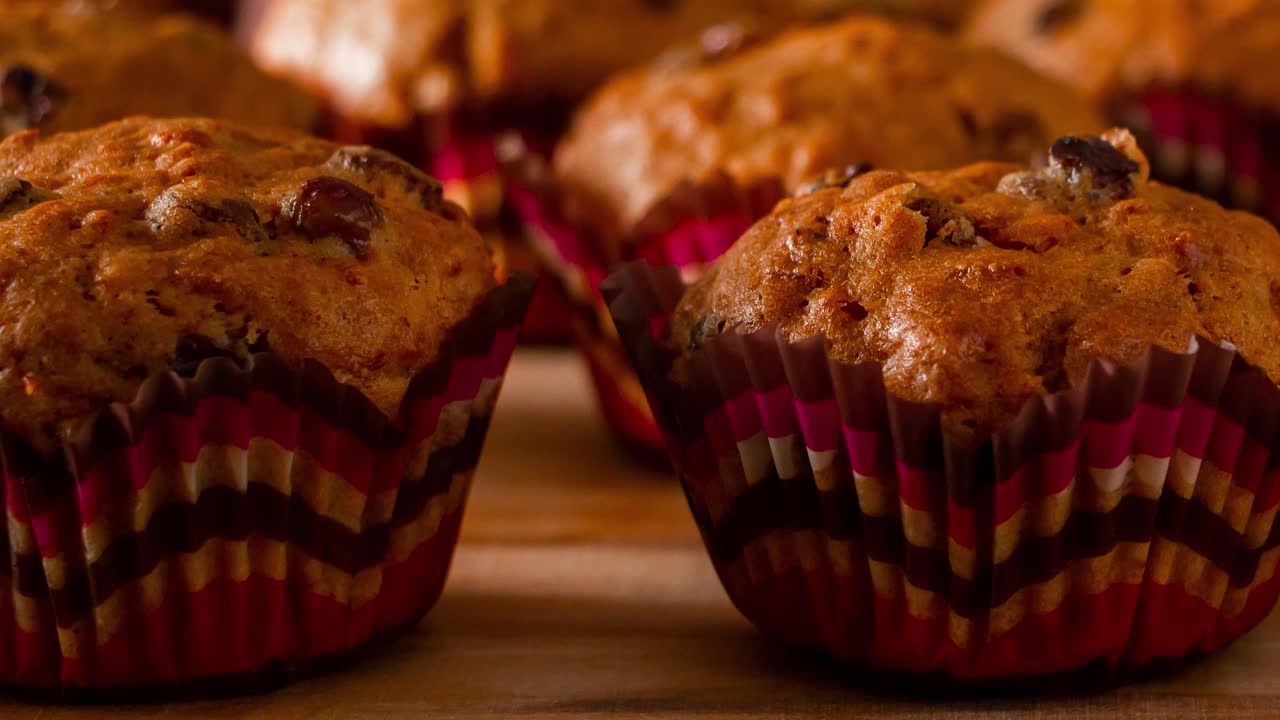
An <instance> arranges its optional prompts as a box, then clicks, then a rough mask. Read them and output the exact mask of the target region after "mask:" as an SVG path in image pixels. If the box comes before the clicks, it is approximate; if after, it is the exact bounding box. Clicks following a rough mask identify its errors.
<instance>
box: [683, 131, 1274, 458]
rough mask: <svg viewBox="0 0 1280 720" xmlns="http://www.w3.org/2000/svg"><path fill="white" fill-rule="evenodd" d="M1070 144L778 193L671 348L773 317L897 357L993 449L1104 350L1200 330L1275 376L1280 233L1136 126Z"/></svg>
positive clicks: (910, 383)
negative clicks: (1164, 167)
mask: <svg viewBox="0 0 1280 720" xmlns="http://www.w3.org/2000/svg"><path fill="white" fill-rule="evenodd" d="M1105 137H1106V141H1105V142H1104V141H1103V140H1101V139H1098V138H1063V139H1060V140H1059V141H1058V142H1057V143H1055V144H1054V145H1053V148H1052V150H1051V151H1050V153H1049V162H1048V165H1047V167H1044V168H1041V169H1033V170H1028V169H1027V168H1026V167H1020V166H1016V165H1007V164H997V163H982V164H977V165H970V166H968V167H964V168H960V169H958V170H952V171H946V172H895V171H881V172H870V173H867V174H864V175H861V176H859V177H857V178H855V179H853V180H852V181H850V182H849V183H848V186H847V187H831V188H826V189H822V190H819V191H816V192H812V193H810V194H807V195H802V196H798V197H796V198H794V199H790V200H787V201H784V202H783V203H782V204H781V205H779V206H778V208H777V210H776V211H775V212H774V213H773V215H771V216H769V217H767V218H765V219H764V220H762V221H760V222H759V223H758V224H756V225H755V227H753V228H752V229H751V230H750V231H749V232H748V233H747V234H746V235H745V236H744V237H743V238H742V239H741V240H739V241H738V243H737V245H735V246H734V247H733V248H732V249H731V250H730V251H729V252H728V253H727V254H726V255H725V256H724V257H723V258H722V259H721V260H719V261H718V262H717V263H716V264H715V265H713V266H712V267H711V269H710V270H709V271H708V272H707V273H706V274H705V275H704V276H703V277H702V279H701V280H699V281H698V282H697V284H696V285H694V286H693V287H692V289H690V290H689V292H688V293H687V295H686V296H685V298H684V299H683V300H682V302H681V304H680V307H679V308H678V310H677V311H676V314H675V317H674V319H673V323H672V329H671V342H672V343H673V344H674V346H675V347H676V349H677V350H678V351H685V352H687V351H690V350H692V349H693V348H696V347H698V346H699V345H700V344H701V343H702V342H704V341H705V340H706V338H707V337H709V336H711V335H713V334H715V333H717V332H722V331H730V330H732V329H735V328H736V329H738V330H741V331H750V330H754V329H758V328H761V327H765V326H769V325H774V324H777V325H778V326H780V328H781V331H782V333H783V334H784V335H785V336H786V337H787V338H790V339H792V340H799V339H803V338H807V337H813V336H817V335H822V336H825V337H826V338H827V341H828V344H829V348H830V353H831V355H832V356H833V357H835V358H837V359H839V360H842V361H844V362H848V363H857V362H863V361H873V362H877V363H881V364H883V366H884V378H885V384H886V387H887V388H888V390H889V391H890V392H892V393H894V394H895V395H898V396H900V397H902V398H905V399H907V400H912V401H917V402H930V403H938V404H940V405H941V407H942V410H943V423H944V429H945V430H946V431H947V432H948V433H950V434H951V435H953V436H954V437H956V438H959V439H961V440H962V441H963V440H969V441H972V440H979V439H982V438H985V437H987V436H988V435H989V434H990V433H992V432H993V431H995V430H997V429H999V428H1000V427H1001V426H1003V425H1004V424H1006V423H1007V422H1009V421H1010V420H1011V419H1012V418H1013V417H1014V416H1015V415H1016V414H1017V412H1018V411H1019V410H1020V409H1021V408H1022V406H1023V404H1024V403H1025V402H1026V401H1027V400H1028V399H1029V398H1031V397H1034V396H1036V395H1039V394H1041V393H1045V392H1054V391H1059V390H1063V389H1065V388H1068V387H1071V386H1074V385H1076V384H1078V383H1080V382H1081V381H1082V380H1083V378H1084V375H1085V371H1086V369H1087V367H1088V365H1089V363H1090V362H1091V361H1092V360H1094V359H1095V358H1106V359H1109V360H1112V361H1116V362H1129V361H1133V360H1136V359H1137V358H1139V357H1141V356H1142V355H1143V353H1144V352H1146V350H1147V349H1148V348H1149V347H1150V346H1151V345H1152V344H1155V345H1158V346H1160V347H1163V348H1166V349H1168V350H1172V351H1176V352H1185V351H1186V350H1187V348H1188V346H1189V343H1190V341H1191V340H1192V338H1193V337H1194V336H1196V335H1197V334H1199V335H1203V336H1205V337H1207V338H1209V339H1211V340H1214V341H1226V342H1230V343H1233V344H1235V345H1236V346H1237V347H1238V348H1239V351H1240V353H1241V354H1242V355H1243V357H1244V358H1245V359H1246V360H1248V361H1249V362H1251V363H1253V364H1254V365H1256V366H1258V367H1259V368H1261V369H1262V370H1263V371H1265V372H1266V373H1267V375H1268V376H1269V377H1270V378H1271V379H1272V380H1273V381H1276V380H1280V343H1277V342H1276V338H1277V337H1280V316H1278V313H1280V235H1277V233H1276V230H1275V228H1273V227H1272V226H1271V225H1270V224H1269V223H1267V222H1266V221H1264V220H1262V219H1261V218H1258V217H1255V216H1253V215H1249V214H1247V213H1243V212H1236V211H1229V210H1224V209H1223V208H1222V207H1221V206H1219V205H1218V204H1217V203H1214V202H1212V201H1210V200H1207V199H1205V198H1202V197H1199V196H1197V195H1193V194H1190V193H1186V192H1183V191H1181V190H1177V189H1174V188H1171V187H1166V186H1164V185H1161V184H1159V183H1156V182H1151V181H1149V180H1148V165H1147V161H1146V158H1145V157H1143V156H1142V154H1141V152H1140V151H1139V150H1138V149H1137V146H1136V144H1135V143H1134V142H1133V138H1132V137H1131V136H1130V135H1129V134H1128V133H1127V132H1124V131H1111V132H1110V133H1108V134H1107V135H1106V136H1105Z"/></svg>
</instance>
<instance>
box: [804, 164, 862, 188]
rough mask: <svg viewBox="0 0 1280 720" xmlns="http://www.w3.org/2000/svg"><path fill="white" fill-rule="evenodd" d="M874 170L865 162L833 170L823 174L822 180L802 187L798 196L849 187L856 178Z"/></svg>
mask: <svg viewBox="0 0 1280 720" xmlns="http://www.w3.org/2000/svg"><path fill="white" fill-rule="evenodd" d="M873 169H874V168H872V167H871V164H870V163H864V162H858V163H852V164H850V165H845V166H844V167H842V168H833V169H831V170H828V171H826V172H825V173H823V175H822V177H821V178H818V179H817V180H815V181H814V182H811V183H809V184H808V185H805V186H803V187H801V188H800V191H799V192H797V193H796V195H808V194H810V193H815V192H818V191H819V190H826V189H828V188H846V187H849V183H851V182H853V179H854V178H856V177H858V176H859V175H865V174H866V173H869V172H871V171H872V170H873Z"/></svg>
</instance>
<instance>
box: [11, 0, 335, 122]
mask: <svg viewBox="0 0 1280 720" xmlns="http://www.w3.org/2000/svg"><path fill="white" fill-rule="evenodd" d="M0 11H3V13H4V22H3V23H0V92H2V94H0V136H3V135H8V134H11V133H15V132H19V131H21V130H28V129H36V130H41V131H44V132H58V131H64V130H79V129H83V128H89V127H93V126H96V125H100V124H102V123H104V122H108V121H110V120H115V119H118V118H121V117H125V116H128V115H134V114H147V115H156V116H189V115H198V116H206V117H213V118H218V119H224V120H235V121H241V122H252V123H255V124H258V125H267V126H281V127H289V128H295V129H310V128H312V127H313V125H314V122H315V117H316V113H315V104H314V102H313V101H312V100H311V99H310V98H309V97H308V96H307V94H306V93H305V92H303V91H302V90H301V89H299V88H297V87H295V86H294V85H293V84H292V83H289V82H288V81H285V80H281V79H278V78H273V77H270V76H268V75H266V74H264V73H263V72H261V71H260V70H258V68H257V67H256V66H254V64H253V62H252V61H251V60H250V59H249V58H248V56H247V55H245V53H244V52H243V51H242V50H241V49H240V48H239V47H237V46H236V44H235V43H234V41H233V40H232V39H231V37H230V36H229V35H227V34H226V33H224V32H222V31H221V30H219V29H218V28H216V27H214V26H213V25H210V24H207V23H204V22H202V21H199V20H197V19H195V18H192V17H189V16H186V15H164V16H148V15H143V14H140V13H134V12H130V11H127V10H123V9H112V8H102V7H96V6H93V5H91V4H89V3H83V2H71V3H58V2H43V1H42V0H0Z"/></svg>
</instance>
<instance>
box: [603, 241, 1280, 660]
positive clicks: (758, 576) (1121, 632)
mask: <svg viewBox="0 0 1280 720" xmlns="http://www.w3.org/2000/svg"><path fill="white" fill-rule="evenodd" d="M683 290H684V285H683V283H682V282H681V280H680V276H679V272H678V270H676V269H674V268H670V267H662V268H650V267H649V266H647V265H645V264H643V263H633V264H629V265H627V266H626V267H625V268H623V269H621V270H620V271H619V272H618V273H616V274H614V275H613V276H611V277H610V278H609V279H608V280H607V281H606V282H605V284H604V291H605V294H606V297H607V298H608V299H609V304H610V310H611V311H612V313H613V316H614V320H615V322H616V323H617V327H618V331H619V333H620V335H621V337H622V340H623V343H624V344H625V345H626V347H627V349H628V350H629V352H630V353H631V356H632V359H633V361H634V363H635V366H636V368H637V370H638V373H639V376H640V379H641V382H642V384H643V385H644V387H645V390H646V392H647V395H648V397H649V400H650V402H651V403H652V405H653V409H654V412H655V415H656V416H657V417H658V418H659V422H660V424H661V427H662V431H663V435H664V437H665V438H666V441H667V444H668V449H669V452H670V454H671V457H672V461H673V463H674V464H675V466H676V469H677V472H678V475H679V476H680V478H681V480H682V482H683V483H684V486H685V490H686V493H687V495H688V497H689V503H690V507H691V508H692V509H693V514H694V517H695V519H696V520H697V522H698V525H699V526H700V528H701V530H702V534H703V539H704V541H705V543H706V546H707V548H708V550H709V552H710V555H711V558H712V561H713V563H714V564H715V566H716V569H717V571H718V573H719V575H720V578H721V581H722V583H723V584H724V586H725V589H726V590H727V591H728V593H729V595H730V597H731V598H732V599H733V601H734V603H735V605H737V607H738V608H739V609H740V610H741V611H742V612H743V613H744V614H745V615H746V616H747V617H748V618H749V619H750V620H751V621H752V622H754V623H755V624H756V625H758V626H759V627H760V628H762V629H763V630H765V631H766V632H768V633H770V634H772V635H776V636H778V637H781V638H783V639H785V640H787V641H790V642H792V643H795V644H799V645H804V646H810V647H820V648H825V649H826V650H828V651H830V652H831V653H832V654H834V655H835V656H836V657H838V658H840V659H842V660H844V661H847V662H849V663H851V664H853V665H855V666H860V667H872V668H877V669H879V670H883V671H890V672H894V673H905V674H929V675H933V676H939V677H944V678H947V679H949V680H951V681H953V682H955V683H958V684H960V685H964V684H966V683H982V682H990V681H995V680H1007V679H1016V678H1036V679H1044V678H1068V679H1072V678H1076V677H1077V674H1078V673H1080V672H1082V671H1086V670H1087V671H1089V672H1088V674H1089V676H1090V677H1091V678H1093V679H1095V680H1100V681H1102V682H1117V681H1120V680H1124V679H1128V678H1131V677H1133V676H1135V675H1136V674H1139V673H1141V672H1142V671H1144V670H1150V669H1152V668H1163V667H1167V666H1171V665H1176V664H1178V663H1181V662H1183V661H1186V660H1188V659H1193V658H1196V657H1200V656H1202V655H1204V654H1206V653H1211V652H1213V651H1215V650H1217V649H1218V648H1220V647H1222V646H1223V645H1225V644H1226V643H1228V642H1229V641H1231V640H1232V639H1234V638H1236V637H1238V636H1240V635H1241V634H1243V633H1244V632H1246V631H1247V630H1249V629H1250V628H1252V627H1253V626H1255V625H1256V624H1258V623H1259V622H1260V621H1262V620H1263V619H1264V618H1265V617H1266V616H1267V614H1268V613H1269V612H1270V611H1271V609H1272V608H1273V607H1274V606H1275V604H1276V601H1277V597H1278V596H1280V575H1277V573H1276V565H1277V561H1280V525H1277V524H1276V523H1275V517H1276V509H1277V505H1280V452H1277V451H1276V448H1277V442H1276V441H1277V437H1278V435H1280V390H1278V389H1277V388H1276V386H1275V385H1274V384H1273V383H1271V382H1270V381H1269V380H1267V378H1266V377H1265V375H1264V374H1263V373H1261V372H1260V371H1258V370H1257V369H1255V368H1252V367H1250V366H1249V365H1247V364H1246V363H1245V362H1244V361H1243V360H1242V359H1240V358H1239V357H1238V356H1237V355H1236V354H1235V352H1234V351H1233V350H1232V349H1230V348H1224V347H1220V346H1217V345H1214V344H1212V343H1210V342H1207V341H1205V340H1203V339H1199V340H1198V341H1197V343H1196V347H1195V349H1194V350H1193V351H1191V352H1188V353H1185V354H1179V353H1172V352H1168V351H1165V350H1162V349H1159V348H1152V349H1151V350H1150V351H1149V353H1148V354H1147V355H1146V356H1145V357H1144V358H1143V359H1142V360H1140V361H1138V362H1136V363H1133V364H1131V365H1125V366H1116V365H1114V364H1110V363H1105V362H1097V363H1095V364H1094V365H1093V366H1092V367H1091V368H1090V370H1089V373H1088V376H1087V379H1086V381H1085V383H1084V384H1083V385H1081V386H1080V387H1077V388H1075V389H1073V390H1070V391H1067V392H1063V393H1058V394H1055V395H1046V396H1043V397H1040V398H1036V399H1034V400H1032V401H1030V402H1028V403H1027V405H1026V407H1025V408H1024V409H1023V412H1022V413H1021V414H1020V415H1019V417H1018V418H1017V419H1016V420H1015V421H1014V422H1012V423H1010V425H1008V426H1007V427H1006V428H1004V429H1002V430H1001V431H1000V432H998V433H997V434H996V435H995V436H994V437H993V438H992V439H991V440H989V441H988V442H986V443H985V444H983V445H982V446H980V447H978V448H976V449H966V448H963V447H959V446H956V445H955V444H952V443H950V442H948V440H947V438H946V437H945V436H944V435H943V433H942V430H941V422H940V411H939V409H938V408H937V407H935V406H928V405H921V404H916V403H910V402H907V401H904V400H900V399H898V398H895V397H893V396H892V395H890V394H889V393H887V392H886V390H885V387H884V382H883V376H882V374H881V369H880V367H879V366H877V365H874V364H870V363H868V364H861V365H856V366H849V365H844V364H841V363H839V362H837V361H834V360H832V359H830V358H829V357H828V356H827V354H826V348H825V346H824V343H823V342H822V340H821V339H813V340H808V341H803V342H798V343H790V342H786V341H785V340H782V339H780V337H779V335H778V333H777V332H776V331H775V330H763V331H759V332H755V333H752V334H749V335H739V334H733V333H730V334H727V335H723V336H720V337H718V338H715V339H713V340H712V341H710V342H708V343H707V344H706V345H705V346H704V347H703V348H702V349H701V350H699V351H698V352H697V353H695V354H694V355H693V356H692V358H691V363H690V367H689V374H688V377H689V381H688V384H687V387H678V386H676V385H675V384H674V383H673V382H672V381H671V380H669V379H668V378H669V372H670V369H671V365H672V362H673V360H674V357H673V353H671V352H670V351H668V350H666V349H664V348H663V347H662V346H661V344H660V337H661V334H662V332H663V331H664V330H665V327H666V323H667V321H668V318H669V317H670V314H671V312H672V310H673V308H674V307H675V305H676V303H677V302H678V300H679V298H680V295H681V294H682V293H683Z"/></svg>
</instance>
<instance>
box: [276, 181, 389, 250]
mask: <svg viewBox="0 0 1280 720" xmlns="http://www.w3.org/2000/svg"><path fill="white" fill-rule="evenodd" d="M283 211H284V216H285V217H286V218H287V219H288V220H289V222H290V223H291V224H292V225H293V227H294V228H296V229H297V230H298V232H300V233H302V234H303V235H305V236H306V237H308V238H310V239H312V240H315V239H317V238H322V237H337V238H338V239H339V240H341V241H342V242H343V243H344V244H345V245H346V246H347V248H348V249H350V251H351V253H352V254H353V255H355V256H356V257H365V256H366V255H367V254H368V252H369V238H370V235H371V234H372V232H373V227H374V226H375V225H377V224H378V223H380V222H381V221H382V213H381V212H380V211H379V210H378V204H377V201H376V200H375V199H374V197H373V195H371V194H370V193H368V192H366V191H365V190H364V189H363V188H360V187H358V186H356V185H353V184H351V183H349V182H347V181H346V180H341V179H339V178H336V177H330V176H328V175H321V176H320V177H316V178H312V179H310V180H308V181H306V183H304V184H303V185H302V187H301V188H300V189H299V190H298V191H297V193H295V194H294V195H293V196H291V197H290V198H288V199H287V200H286V202H285V203H284V207H283Z"/></svg>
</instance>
